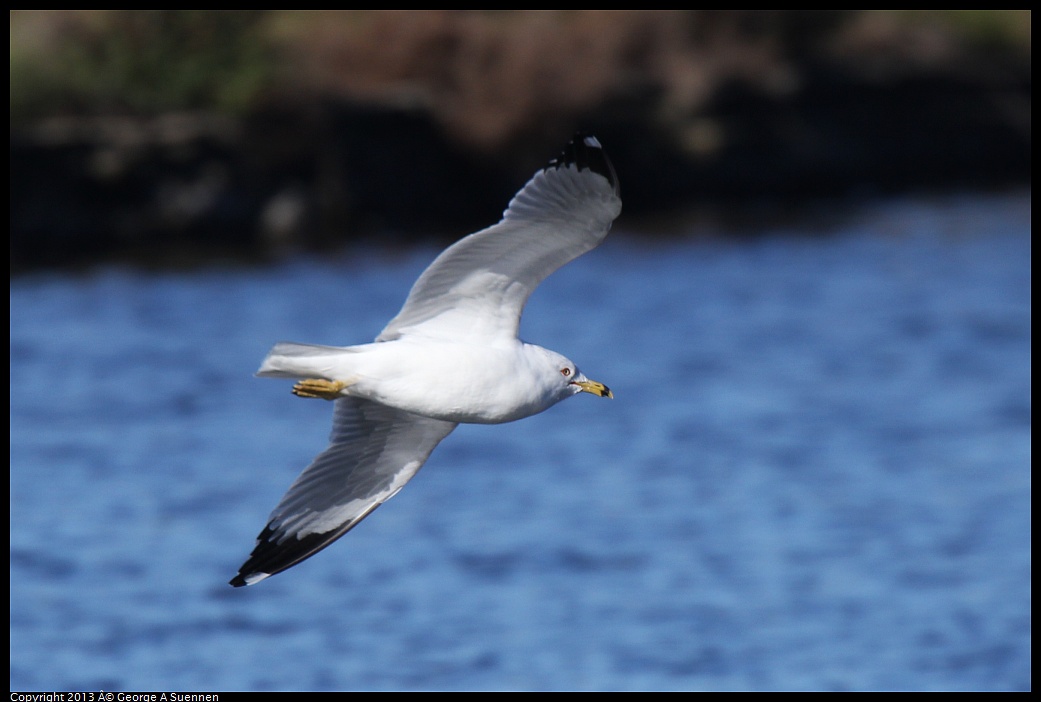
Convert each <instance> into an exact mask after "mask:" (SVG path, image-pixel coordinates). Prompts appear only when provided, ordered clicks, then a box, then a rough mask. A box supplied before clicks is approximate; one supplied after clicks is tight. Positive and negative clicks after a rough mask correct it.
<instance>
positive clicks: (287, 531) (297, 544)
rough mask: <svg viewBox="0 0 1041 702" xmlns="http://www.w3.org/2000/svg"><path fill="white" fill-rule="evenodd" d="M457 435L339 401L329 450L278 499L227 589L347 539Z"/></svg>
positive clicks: (448, 425) (375, 407)
mask: <svg viewBox="0 0 1041 702" xmlns="http://www.w3.org/2000/svg"><path fill="white" fill-rule="evenodd" d="M455 427H456V425H455V424H454V423H452V422H444V421H441V420H438V419H430V418H428V417H420V416H418V415H414V414H410V413H408V412H402V411H400V410H396V409H392V408H390V407H386V406H384V405H380V404H377V403H375V402H370V401H368V400H362V399H358V398H354V397H350V398H344V399H341V400H337V401H336V410H335V413H334V416H333V431H332V436H331V437H330V442H331V443H330V445H329V447H328V448H327V449H325V451H323V452H322V453H320V454H319V455H318V457H317V458H315V459H314V462H312V463H311V465H310V466H308V467H307V469H306V470H304V472H303V473H301V474H300V477H298V478H297V479H296V481H295V482H294V483H293V484H292V486H290V488H289V491H288V492H287V493H286V494H285V496H284V497H282V500H281V501H280V502H279V503H278V506H277V507H275V510H274V511H273V512H272V513H271V516H270V517H269V519H268V524H267V526H266V527H264V530H263V531H262V532H260V536H258V537H257V545H256V548H254V549H253V553H251V554H250V557H249V560H247V561H246V562H245V563H244V564H243V566H242V568H240V569H239V574H238V575H236V576H235V577H234V578H233V579H232V580H231V584H232V585H234V586H235V587H241V586H242V585H252V584H254V583H257V582H259V581H261V580H263V579H264V578H266V577H268V576H271V575H274V574H275V573H279V572H281V571H283V570H285V569H287V568H291V567H292V566H294V565H296V564H297V563H299V562H300V561H302V560H304V559H305V558H309V557H310V556H313V555H314V554H315V553H317V552H318V551H321V550H322V549H323V548H325V547H326V546H328V545H329V544H331V543H332V542H333V541H336V539H338V538H340V537H341V536H343V535H344V534H346V533H347V532H348V531H349V530H350V529H351V528H352V527H353V526H354V525H355V524H357V523H358V522H360V521H361V520H362V519H364V518H365V517H366V516H367V515H368V514H369V513H370V512H372V510H374V509H376V508H377V507H379V506H380V505H381V504H383V503H384V502H386V501H387V500H389V499H390V498H391V497H393V496H394V495H395V494H396V493H397V491H398V490H400V489H401V488H402V486H403V485H404V484H405V483H407V482H408V481H409V480H410V479H411V478H412V476H414V475H415V474H416V471H418V470H419V469H420V467H422V465H423V463H424V462H426V460H427V457H429V456H430V453H431V451H433V450H434V447H436V446H437V445H438V443H440V441H441V440H442V439H443V438H445V437H446V436H448V434H449V433H451V431H452V430H453V429H455Z"/></svg>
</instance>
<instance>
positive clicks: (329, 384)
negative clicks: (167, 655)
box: [293, 378, 347, 400]
mask: <svg viewBox="0 0 1041 702" xmlns="http://www.w3.org/2000/svg"><path fill="white" fill-rule="evenodd" d="M345 387H347V383H345V382H343V381H342V380H321V379H319V378H308V379H307V380H301V381H300V382H299V383H297V384H296V385H294V386H293V394H294V395H296V396H297V397H317V398H321V399H323V400H338V399H339V398H341V397H342V395H340V391H341V390H343V389H344V388H345Z"/></svg>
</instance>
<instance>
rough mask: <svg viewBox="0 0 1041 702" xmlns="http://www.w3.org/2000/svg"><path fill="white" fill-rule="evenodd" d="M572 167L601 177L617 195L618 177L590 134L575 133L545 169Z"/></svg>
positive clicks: (598, 143) (609, 160) (598, 142)
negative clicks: (589, 171)
mask: <svg viewBox="0 0 1041 702" xmlns="http://www.w3.org/2000/svg"><path fill="white" fill-rule="evenodd" d="M571 165H574V166H575V167H576V168H578V170H580V171H582V170H586V169H588V170H591V171H593V173H596V174H598V175H602V176H603V177H604V178H606V179H607V182H608V183H610V184H611V187H612V188H614V191H615V194H617V193H618V175H617V174H616V173H615V171H614V166H613V165H611V159H609V158H607V153H606V152H605V151H604V147H603V146H601V144H600V141H599V140H598V139H597V138H596V137H595V136H593V135H592V134H587V133H585V132H576V133H575V135H574V136H573V137H571V141H569V142H568V143H567V144H566V145H565V146H564V150H563V151H562V152H561V154H560V155H559V156H557V157H556V158H555V159H553V160H552V161H550V162H549V165H548V166H546V168H547V169H548V168H562V167H567V166H571Z"/></svg>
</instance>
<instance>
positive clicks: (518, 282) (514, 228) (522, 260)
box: [377, 135, 622, 341]
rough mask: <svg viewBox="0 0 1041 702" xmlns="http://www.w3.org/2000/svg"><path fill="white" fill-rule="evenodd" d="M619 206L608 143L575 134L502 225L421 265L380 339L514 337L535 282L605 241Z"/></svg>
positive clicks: (519, 198) (513, 203)
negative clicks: (411, 337)
mask: <svg viewBox="0 0 1041 702" xmlns="http://www.w3.org/2000/svg"><path fill="white" fill-rule="evenodd" d="M621 211H622V201H621V199H619V196H618V179H617V176H616V175H615V172H614V168H613V167H612V166H611V162H610V161H609V160H608V159H607V156H606V155H605V154H604V150H603V147H601V146H600V142H599V141H597V140H596V138H595V137H592V136H581V135H578V136H576V137H575V138H574V139H572V140H571V141H570V142H569V143H568V145H567V146H566V147H565V148H564V152H563V153H562V154H561V155H560V157H558V158H556V159H554V160H553V161H551V162H550V164H549V165H548V166H546V167H545V168H544V169H542V170H541V171H539V172H538V173H536V174H535V176H534V177H533V178H532V179H531V180H530V181H528V183H527V185H525V186H524V187H523V188H522V189H521V190H520V192H518V193H517V194H516V195H515V196H514V198H513V200H512V201H511V202H510V205H509V207H508V208H507V210H506V212H505V213H504V214H503V218H502V220H501V221H500V222H499V223H498V224H496V225H494V226H491V227H488V228H487V229H483V230H481V231H479V232H477V233H475V234H471V235H470V236H468V237H466V238H464V239H461V240H459V241H458V242H456V243H455V244H453V245H452V246H450V247H449V248H448V249H446V250H445V251H444V252H443V253H442V254H441V255H440V256H438V257H437V258H436V259H435V260H434V262H433V263H432V264H430V266H429V267H428V268H427V269H426V270H425V271H423V274H422V275H420V276H419V279H418V280H417V281H416V283H415V285H413V286H412V291H411V292H410V293H409V295H408V299H407V300H406V301H405V305H404V307H402V309H401V311H400V312H399V313H398V315H397V316H396V317H394V319H392V320H391V321H390V323H389V324H387V326H386V328H385V329H384V330H383V332H382V333H381V334H380V335H379V337H378V338H377V341H390V340H392V339H397V338H400V337H401V336H403V335H406V334H417V335H421V336H427V337H432V338H449V339H451V340H453V341H463V340H466V339H467V338H476V339H484V340H486V339H488V338H491V337H495V336H499V335H504V334H508V335H511V336H516V334H517V328H518V326H519V324H520V316H521V312H522V311H523V309H524V304H525V303H526V302H527V300H528V296H529V295H531V292H532V291H533V290H534V289H535V288H536V286H538V284H539V283H540V282H542V281H543V280H544V279H545V278H546V277H547V276H548V275H549V274H550V273H552V272H553V271H555V270H557V269H558V268H560V267H561V266H563V265H564V264H565V263H567V262H568V261H571V260H573V259H575V258H577V257H578V256H580V255H582V254H583V253H585V252H586V251H589V250H590V249H592V248H594V247H596V246H597V245H598V244H600V242H601V241H603V240H604V237H605V236H607V232H608V230H609V229H610V228H611V223H612V222H613V221H614V219H615V218H616V217H617V216H618V214H619V213H620V212H621Z"/></svg>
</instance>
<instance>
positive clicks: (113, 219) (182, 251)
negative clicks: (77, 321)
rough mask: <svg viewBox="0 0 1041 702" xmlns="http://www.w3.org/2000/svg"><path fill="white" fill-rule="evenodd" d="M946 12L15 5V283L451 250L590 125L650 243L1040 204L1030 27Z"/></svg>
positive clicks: (1008, 19) (1000, 16) (630, 218)
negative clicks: (774, 214)
mask: <svg viewBox="0 0 1041 702" xmlns="http://www.w3.org/2000/svg"><path fill="white" fill-rule="evenodd" d="M919 12H920V13H919V14H915V13H913V12H911V11H904V13H903V14H901V13H900V11H890V12H888V13H887V12H864V11H834V12H804V11H582V12H578V11H515V12H510V11H499V12H491V11H472V12H470V11H430V12H404V11H402V12H397V11H387V12H361V11H345V12H332V11H321V12H208V13H207V12H194V13H193V12H191V11H187V12H182V11H137V12H132V13H126V14H120V11H14V12H12V14H11V33H12V62H11V72H12V104H11V111H12V127H11V157H10V159H11V160H10V173H11V203H12V205H11V272H12V274H15V273H18V272H22V271H26V270H33V269H39V268H44V267H53V266H67V265H81V264H90V263H94V262H100V261H105V260H111V259H114V258H115V259H119V260H139V261H146V262H150V263H157V262H158V263H160V264H162V263H164V262H165V263H168V264H170V265H176V264H177V263H181V262H184V261H185V260H187V259H201V260H206V259H208V258H214V257H235V258H246V259H269V258H275V257H278V256H280V255H284V254H286V253H292V252H295V251H300V250H321V249H327V248H335V247H339V246H342V245H344V244H347V243H350V242H352V241H359V240H373V239H376V240H381V241H382V240H388V241H411V240H421V239H424V238H437V239H444V240H450V239H451V238H455V237H458V236H461V235H462V234H464V233H466V232H469V231H472V230H475V229H477V228H480V227H482V226H486V225H487V224H490V223H491V222H493V221H495V220H496V219H497V218H498V216H499V214H500V213H501V211H502V209H503V208H504V207H505V205H506V203H507V202H508V200H509V198H510V197H511V196H512V195H513V193H514V192H515V191H516V189H517V188H518V187H519V186H520V185H521V184H522V183H523V182H524V181H525V180H526V179H527V178H528V177H530V175H531V173H532V172H533V171H534V170H535V169H536V168H538V167H539V166H541V165H542V164H544V163H545V162H546V161H547V160H548V158H550V157H551V156H553V155H554V153H555V152H556V150H557V149H558V148H559V146H560V145H561V144H562V143H563V142H564V141H565V140H566V139H567V138H568V137H569V136H570V134H571V133H572V132H573V131H574V130H576V129H583V130H586V131H591V132H593V133H595V134H597V136H598V137H599V138H600V139H601V141H602V142H603V143H604V145H605V147H606V148H607V149H608V153H609V154H610V155H611V158H612V160H613V161H614V162H615V165H616V168H617V170H618V171H619V173H620V175H621V181H622V195H623V199H624V202H625V210H624V211H623V215H622V217H623V219H625V220H626V221H627V222H628V223H629V224H630V225H631V224H632V223H633V222H640V221H641V220H653V219H656V218H659V217H668V216H671V215H678V214H682V213H685V212H690V211H693V210H707V211H713V210H715V211H719V212H726V211H728V210H738V209H740V210H747V209H748V208H752V209H753V210H756V209H760V208H761V209H763V210H770V209H771V208H774V209H779V210H781V211H784V210H788V209H791V208H798V207H800V206H805V205H812V204H814V203H820V202H827V201H839V202H841V201H846V200H850V199H852V200H860V199H865V198H875V197H885V196H888V195H904V194H916V193H937V192H941V193H942V192H954V191H964V190H975V189H981V190H995V189H1002V188H1023V187H1027V188H1028V187H1029V184H1030V151H1031V149H1030V147H1031V127H1030V119H1031V71H1030V33H1029V32H1030V29H1029V23H1030V12H1029V11H991V12H987V11H976V12H977V14H976V15H973V16H971V17H969V18H966V17H965V15H955V14H954V13H957V12H959V11H935V12H934V13H933V14H929V12H928V11H919ZM952 18H953V19H952ZM1001 22H1004V23H1006V24H1005V25H1001V24H1000V23H1001ZM988 23H989V24H988ZM1023 23H1025V27H1020V25H1021V24H1023ZM1022 32H1025V36H1024V35H1023V34H1022ZM113 33H115V36H117V37H118V38H119V40H118V41H116V40H114V39H113V35H114V34H113ZM206 37H210V41H209V43H206V42H204V41H202V40H203V39H205V38H206ZM55 47H60V48H61V49H62V50H61V51H57V50H55ZM156 47H158V48H156ZM215 47H216V48H215ZM218 49H219V50H218ZM160 50H161V51H160ZM34 52H36V53H34ZM44 52H49V53H47V56H48V57H51V58H50V59H49V60H50V61H53V65H51V66H50V67H48V64H47V62H46V61H44V60H43V59H42V58H40V57H41V56H43V55H44ZM149 52H152V53H149ZM155 52H159V53H158V54H156V55H153V54H155ZM199 57H202V58H199ZM202 59H206V60H202ZM149 62H151V63H149ZM26 66H31V67H32V70H31V71H27V69H26ZM71 66H75V67H79V68H81V69H82V70H81V71H80V72H79V73H80V74H82V76H81V77H80V78H78V79H77V80H79V83H77V84H75V85H73V84H71V83H62V84H58V83H56V82H55V80H54V78H53V77H54V76H57V75H63V76H67V75H69V74H71V73H75V71H72V70H71V68H70V67H71ZM91 68H93V69H95V70H94V71H93V72H91V71H88V70H87V69H91ZM262 69H263V70H262ZM48 71H50V73H49V72H48ZM265 71H266V72H265ZM84 76H85V77H84ZM69 80H71V79H69ZM193 80H194V81H195V82H194V83H193V82H192V81H193ZM178 81H179V82H178ZM27 86H28V87H27ZM113 86H115V87H113ZM177 86H182V89H181V90H180V92H177V91H176V90H175V89H174V88H175V87H177ZM232 87H234V88H235V90H234V91H231V90H230V88H232ZM218 88H219V89H218ZM63 91H64V92H63Z"/></svg>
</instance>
